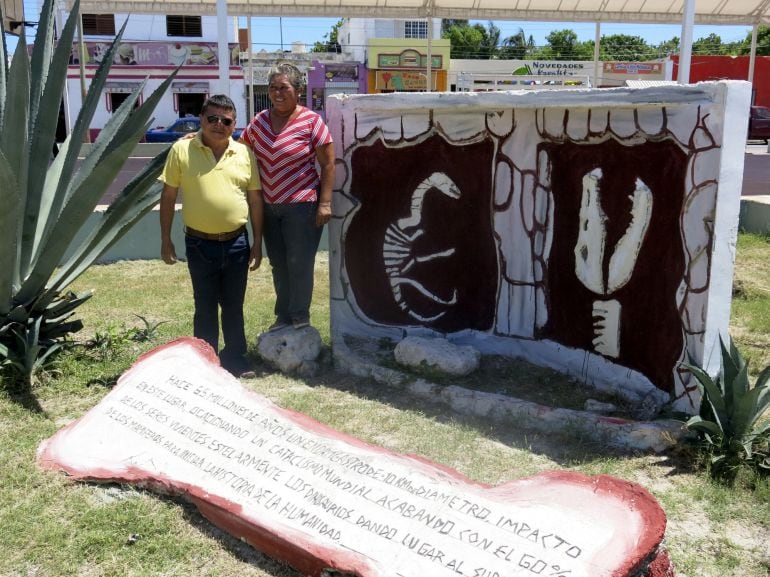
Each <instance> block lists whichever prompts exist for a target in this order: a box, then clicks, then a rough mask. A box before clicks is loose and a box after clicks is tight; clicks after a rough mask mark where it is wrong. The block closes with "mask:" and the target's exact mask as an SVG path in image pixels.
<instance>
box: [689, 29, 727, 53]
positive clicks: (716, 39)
mask: <svg viewBox="0 0 770 577" xmlns="http://www.w3.org/2000/svg"><path fill="white" fill-rule="evenodd" d="M692 53H693V56H718V55H720V54H726V51H725V50H724V46H723V45H722V37H721V36H719V35H718V34H714V33H713V32H712V33H711V34H709V35H708V36H706V37H704V38H698V39H697V40H696V41H695V42H693V43H692Z"/></svg>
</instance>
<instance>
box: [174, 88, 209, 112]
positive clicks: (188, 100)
mask: <svg viewBox="0 0 770 577" xmlns="http://www.w3.org/2000/svg"><path fill="white" fill-rule="evenodd" d="M176 96H177V98H178V103H179V118H184V117H185V116H198V115H199V114H200V113H201V109H202V108H203V103H204V102H205V100H206V95H205V94H202V93H200V92H180V93H178V94H177V95H176Z"/></svg>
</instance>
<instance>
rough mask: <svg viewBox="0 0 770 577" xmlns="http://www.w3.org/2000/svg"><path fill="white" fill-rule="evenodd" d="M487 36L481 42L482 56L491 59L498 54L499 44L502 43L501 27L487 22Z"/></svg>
mask: <svg viewBox="0 0 770 577" xmlns="http://www.w3.org/2000/svg"><path fill="white" fill-rule="evenodd" d="M484 36H485V38H484V40H483V41H482V43H481V50H482V56H481V57H482V58H484V59H486V60H491V59H492V58H495V57H496V56H497V54H498V50H499V48H498V46H499V44H500V29H499V28H498V27H497V26H495V23H494V22H492V21H490V22H487V29H486V30H485V34H484Z"/></svg>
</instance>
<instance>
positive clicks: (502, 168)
mask: <svg viewBox="0 0 770 577" xmlns="http://www.w3.org/2000/svg"><path fill="white" fill-rule="evenodd" d="M512 188H513V175H512V174H511V167H510V165H509V164H508V163H507V162H498V163H497V164H496V165H495V204H496V205H498V206H499V205H503V204H508V203H510V202H511V193H512Z"/></svg>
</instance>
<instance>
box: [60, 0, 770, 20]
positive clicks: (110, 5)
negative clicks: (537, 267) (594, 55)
mask: <svg viewBox="0 0 770 577" xmlns="http://www.w3.org/2000/svg"><path fill="white" fill-rule="evenodd" d="M226 1H227V7H228V13H229V14H230V15H231V16H287V17H289V16H325V17H362V18H371V17H377V18H426V17H434V18H459V19H473V20H530V21H531V20H534V21H554V22H635V23H669V24H671V23H681V22H682V18H683V9H684V4H685V0H226ZM692 1H695V0H692ZM216 3H217V2H216V0H198V1H194V0H162V1H161V0H81V4H80V9H81V12H85V13H90V12H97V13H103V12H115V13H137V14H141V13H145V14H146V13H161V14H169V13H171V14H216ZM67 4H68V6H69V7H71V6H72V0H67ZM695 23H696V24H732V25H753V24H766V25H767V24H770V0H697V2H696V6H695Z"/></svg>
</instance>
